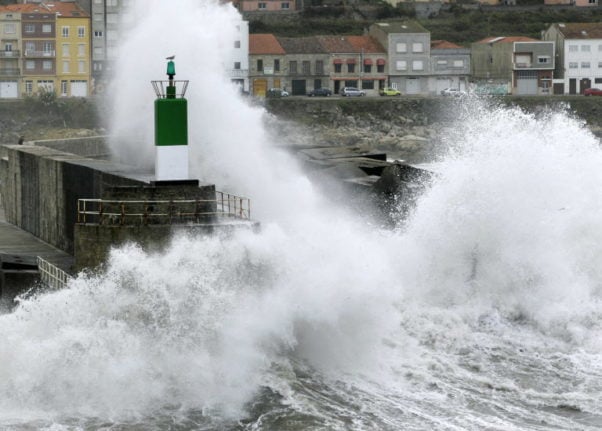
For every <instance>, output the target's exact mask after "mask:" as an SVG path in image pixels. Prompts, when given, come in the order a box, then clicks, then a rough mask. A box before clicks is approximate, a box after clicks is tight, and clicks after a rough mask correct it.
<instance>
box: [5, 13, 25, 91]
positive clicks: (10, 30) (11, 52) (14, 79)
mask: <svg viewBox="0 0 602 431" xmlns="http://www.w3.org/2000/svg"><path fill="white" fill-rule="evenodd" d="M22 46H23V44H22V38H21V12H19V11H16V10H7V9H0V98H2V99H15V98H18V97H19V93H20V90H19V86H20V81H21V50H22Z"/></svg>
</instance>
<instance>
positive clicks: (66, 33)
mask: <svg viewBox="0 0 602 431" xmlns="http://www.w3.org/2000/svg"><path fill="white" fill-rule="evenodd" d="M61 34H62V35H63V37H69V27H63V28H62V29H61Z"/></svg>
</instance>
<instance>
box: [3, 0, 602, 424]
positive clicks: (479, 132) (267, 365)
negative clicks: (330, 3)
mask: <svg viewBox="0 0 602 431" xmlns="http://www.w3.org/2000/svg"><path fill="white" fill-rule="evenodd" d="M182 2H183V3H184V2H185V3H186V4H187V6H189V8H184V9H185V10H188V11H189V13H187V14H186V15H185V16H183V15H182V14H181V13H179V12H175V11H174V10H173V8H171V9H170V8H165V7H164V5H161V2H158V1H155V2H153V1H151V2H145V4H146V5H147V7H146V8H144V11H147V13H149V17H148V19H147V20H143V21H141V23H139V26H140V27H134V28H132V29H131V31H132V35H131V39H129V41H130V42H129V43H128V44H126V46H127V47H129V48H128V49H137V50H139V51H144V52H146V53H147V55H145V56H141V57H139V58H140V60H137V61H136V62H134V61H133V60H130V59H129V57H131V56H129V57H128V55H127V53H128V50H127V49H126V50H124V51H123V53H122V54H121V55H122V57H120V59H121V60H123V61H122V63H120V64H121V65H122V66H123V67H122V69H120V71H119V73H123V75H120V76H118V77H117V78H118V80H117V81H118V82H119V83H120V86H121V88H122V92H123V94H122V96H123V97H115V98H114V100H113V103H114V104H115V107H114V109H113V112H114V113H115V118H114V130H115V131H116V135H117V136H118V137H117V138H116V139H115V146H116V147H114V151H115V154H116V157H120V158H122V159H123V160H126V161H132V160H134V159H132V157H133V156H132V155H134V154H137V155H138V157H136V159H135V160H134V161H137V162H140V163H142V164H144V163H146V161H145V157H146V156H148V158H150V159H152V138H150V139H149V138H148V137H149V136H152V100H153V93H152V90H151V89H150V84H149V82H148V81H149V80H150V79H161V78H162V77H161V76H160V75H161V73H162V72H163V68H164V63H165V61H164V59H163V54H161V55H160V56H158V58H154V57H153V55H154V54H153V53H154V52H156V51H161V49H159V48H157V47H156V46H155V44H154V43H151V42H153V41H154V38H157V43H159V44H161V43H164V44H165V46H166V47H165V49H163V51H161V52H165V56H167V55H171V54H176V68H177V71H178V74H181V75H184V76H182V77H181V79H185V76H186V75H189V79H190V80H191V87H190V90H189V91H190V94H189V95H188V99H189V105H190V118H191V121H190V123H191V125H192V127H191V144H190V145H191V154H192V158H191V162H192V171H193V172H194V174H195V175H196V176H197V177H198V178H201V179H202V180H205V181H212V182H215V184H216V185H217V188H218V189H224V187H225V188H227V190H226V191H229V192H232V193H236V194H241V195H245V196H249V197H250V198H251V199H252V201H253V208H254V213H255V217H256V218H257V219H258V220H259V221H261V223H262V229H261V231H260V232H257V233H254V232H249V231H240V232H237V233H236V234H234V235H231V236H227V237H220V236H211V237H186V236H179V237H176V238H174V240H173V242H172V244H171V245H170V246H169V247H167V248H166V249H165V250H164V251H162V252H161V253H146V252H144V251H143V250H141V249H139V248H138V247H136V246H134V245H130V246H126V247H122V248H119V249H115V250H114V251H113V252H112V254H111V257H110V260H109V262H108V263H107V266H106V269H105V270H104V271H102V272H99V273H95V274H81V275H80V276H79V277H78V278H77V279H75V280H74V281H73V282H72V283H71V284H70V285H69V287H68V288H67V289H64V290H61V291H58V292H39V293H38V294H37V295H34V296H29V297H24V298H22V300H21V302H20V304H19V306H18V307H17V308H16V309H15V310H14V311H13V312H12V313H7V314H3V315H0V339H1V340H2V343H0V363H1V364H2V365H1V366H0V429H4V430H52V431H59V430H60V431H62V430H124V431H125V430H128V431H129V430H504V431H505V430H598V429H601V428H602V414H601V413H600V406H601V405H602V308H601V305H602V304H601V298H602V266H601V265H600V261H601V259H602V248H601V247H600V244H602V203H601V201H600V199H599V197H600V196H601V195H602V170H601V169H600V168H599V167H600V166H602V152H601V150H600V142H599V139H597V138H596V137H595V136H594V135H592V134H591V133H590V132H589V131H588V130H587V128H586V127H585V125H584V124H583V122H582V121H580V120H579V119H578V118H574V117H573V116H572V115H571V114H570V109H569V108H568V107H565V108H562V107H558V108H556V109H554V110H550V111H545V112H544V111H542V112H540V113H538V114H528V113H525V112H522V111H520V110H519V109H513V108H508V107H501V106H498V105H496V104H495V103H493V102H491V101H489V100H478V99H470V100H459V101H458V105H457V107H456V108H457V109H456V111H457V112H456V114H457V120H456V121H455V122H453V124H449V128H448V129H447V130H445V131H444V132H443V133H442V136H441V143H440V147H441V150H442V151H441V154H442V156H441V157H439V158H437V159H436V160H434V161H433V166H435V167H436V169H435V170H436V172H437V174H436V175H435V177H434V178H433V180H432V181H431V183H430V184H428V187H427V188H426V190H425V192H424V194H423V195H422V196H421V197H420V198H419V199H418V200H417V202H416V205H415V208H413V210H412V212H411V213H410V214H409V216H408V218H407V219H405V220H402V221H400V222H399V224H398V225H397V226H395V227H394V228H383V227H381V226H380V225H379V224H378V223H376V222H374V221H372V220H370V219H367V218H365V217H359V216H357V215H356V214H354V213H353V212H352V211H351V210H350V209H349V208H339V207H336V206H335V205H334V204H333V203H332V200H331V199H329V198H328V196H324V195H323V194H322V192H321V191H320V187H318V186H317V185H315V184H312V182H311V181H310V180H309V179H308V178H307V177H306V176H305V175H304V173H303V172H302V170H301V169H300V168H299V167H298V166H297V164H296V163H295V160H294V159H291V158H290V157H289V156H287V155H286V154H284V153H280V152H279V151H278V150H276V149H275V146H276V144H281V142H274V140H273V138H272V136H271V135H270V133H269V127H268V126H266V123H269V121H268V120H270V119H269V118H267V114H266V113H265V112H263V111H262V109H261V108H259V107H253V106H249V104H248V103H247V102H246V101H244V100H243V99H241V98H240V97H239V96H238V95H237V89H236V88H235V87H233V86H231V85H230V84H229V83H228V82H227V81H228V80H227V78H224V74H223V71H222V72H220V69H219V67H216V66H215V65H216V64H220V61H221V60H220V57H219V56H220V55H222V54H221V51H220V50H217V49H214V44H213V41H214V40H218V41H219V42H218V43H223V44H224V46H233V44H230V43H229V42H230V41H232V40H234V39H235V38H236V34H235V31H236V30H235V29H236V22H237V19H239V18H238V17H237V14H236V12H235V11H233V10H232V9H231V8H230V7H229V6H227V5H222V6H220V5H218V4H213V3H199V2H193V1H192V0H186V1H184V0H182ZM163 3H165V2H163ZM149 5H150V6H153V7H150V6H149ZM135 7H137V6H136V5H135ZM151 11H152V13H151ZM164 20H170V21H174V20H176V22H177V23H178V26H177V27H178V28H179V29H181V32H178V34H181V33H183V34H184V35H183V36H181V37H182V38H183V39H178V37H180V36H177V35H174V40H171V39H170V38H168V37H166V35H165V33H161V32H158V31H155V30H154V29H155V28H157V27H156V26H160V25H161V23H162V21H164ZM229 25H230V26H231V27H232V30H231V33H229V32H228V31H227V30H226V29H227V28H228V26H229ZM220 32H221V33H220ZM214 33H215V34H214ZM143 36H145V37H143ZM224 38H225V42H224ZM186 40H195V41H196V44H195V46H196V47H197V48H198V49H199V50H200V52H196V51H194V49H193V48H191V47H189V46H188V44H186ZM207 40H208V41H209V42H199V41H207ZM205 45H207V46H205ZM151 46H152V48H151ZM174 47H177V49H174ZM168 49H172V50H171V51H168ZM147 50H148V51H147ZM212 55H214V56H213V57H212ZM191 56H194V58H195V60H190V59H189V58H190V57H191ZM149 58H150V59H149ZM180 58H182V60H180ZM197 60H198V62H196V61H197ZM147 61H148V63H147ZM195 62H196V63H195ZM205 63H211V65H212V66H208V65H207V66H205ZM155 66H156V67H155ZM200 67H208V68H209V69H210V70H211V71H214V72H211V73H214V74H213V75H209V76H210V77H209V78H207V79H206V80H205V81H203V82H198V85H197V81H201V79H200V78H198V77H197V78H196V80H195V72H193V71H195V70H198V68H200ZM209 69H208V70H209ZM149 70H150V71H151V72H154V71H155V70H159V72H158V74H159V76H157V77H155V76H153V77H148V76H147V75H151V74H154V73H149ZM141 76H142V77H144V79H141V78H140V77H141ZM203 76H204V75H203ZM211 76H213V78H211ZM147 78H148V79H147ZM177 78H180V76H179V75H178V76H177ZM143 81H144V85H142V84H141V82H143ZM216 88H219V89H220V91H219V95H217V94H216V90H215V89H216ZM222 90H223V91H222ZM146 93H148V94H146ZM128 112H129V113H136V115H130V117H131V118H130V117H128V116H127V115H125V114H124V113H128ZM149 116H150V117H151V120H150V122H149V119H148V117H149ZM266 118H267V120H266ZM149 124H150V125H151V127H150V131H149ZM279 139H280V140H282V141H286V139H287V137H286V136H282V137H279ZM137 146H140V147H137ZM148 147H150V148H148ZM128 158H130V159H128ZM132 162H133V161H132Z"/></svg>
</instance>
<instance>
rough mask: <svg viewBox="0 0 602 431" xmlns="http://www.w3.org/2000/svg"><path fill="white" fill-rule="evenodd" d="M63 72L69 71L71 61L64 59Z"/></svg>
mask: <svg viewBox="0 0 602 431" xmlns="http://www.w3.org/2000/svg"><path fill="white" fill-rule="evenodd" d="M63 73H69V62H68V61H63Z"/></svg>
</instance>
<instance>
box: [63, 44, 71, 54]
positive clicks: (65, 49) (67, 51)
mask: <svg viewBox="0 0 602 431" xmlns="http://www.w3.org/2000/svg"><path fill="white" fill-rule="evenodd" d="M69 56H70V53H69V44H68V43H64V44H63V57H69Z"/></svg>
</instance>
